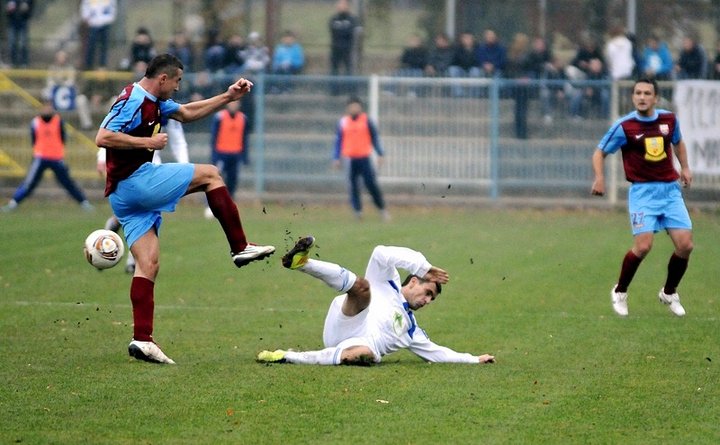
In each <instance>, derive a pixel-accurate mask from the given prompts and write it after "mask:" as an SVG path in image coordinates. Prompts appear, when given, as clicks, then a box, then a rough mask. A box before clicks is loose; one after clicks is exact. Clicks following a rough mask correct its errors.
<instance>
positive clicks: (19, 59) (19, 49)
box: [5, 0, 33, 67]
mask: <svg viewBox="0 0 720 445" xmlns="http://www.w3.org/2000/svg"><path fill="white" fill-rule="evenodd" d="M32 12H33V2H32V0H7V1H6V2H5V16H6V17H7V30H8V52H9V53H10V63H11V64H12V65H13V66H14V67H25V66H27V65H28V63H29V58H30V56H29V53H30V32H29V28H30V17H31V16H32Z"/></svg>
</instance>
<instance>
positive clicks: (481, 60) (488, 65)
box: [476, 29, 507, 77]
mask: <svg viewBox="0 0 720 445" xmlns="http://www.w3.org/2000/svg"><path fill="white" fill-rule="evenodd" d="M476 54H477V62H478V65H479V66H480V68H481V69H482V73H481V74H482V76H483V77H500V76H502V72H503V70H504V69H505V62H506V60H507V52H506V50H505V47H504V46H503V45H502V44H501V43H500V40H499V39H498V37H497V34H495V31H493V30H492V29H486V30H485V32H484V33H483V43H481V44H480V45H478V47H477V53H476Z"/></svg>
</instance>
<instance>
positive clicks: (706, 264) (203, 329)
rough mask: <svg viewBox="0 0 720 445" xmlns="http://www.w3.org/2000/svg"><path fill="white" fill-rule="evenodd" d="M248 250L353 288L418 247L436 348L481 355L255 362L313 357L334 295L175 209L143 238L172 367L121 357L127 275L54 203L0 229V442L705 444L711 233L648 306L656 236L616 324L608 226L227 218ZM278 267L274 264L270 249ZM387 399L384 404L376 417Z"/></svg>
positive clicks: (289, 213) (717, 252)
mask: <svg viewBox="0 0 720 445" xmlns="http://www.w3.org/2000/svg"><path fill="white" fill-rule="evenodd" d="M241 213H242V215H243V218H244V223H245V226H246V228H247V230H248V232H249V233H250V235H251V239H253V240H257V241H259V242H266V243H275V244H276V245H277V246H278V249H279V250H283V249H285V248H287V247H289V246H290V245H291V243H292V240H293V239H294V238H295V237H297V236H300V235H302V234H306V233H313V234H314V235H316V237H317V238H318V245H319V248H318V249H317V253H318V255H319V256H320V258H324V259H328V260H332V261H336V262H339V263H342V264H343V265H345V266H346V267H349V268H351V269H353V270H355V271H357V272H359V273H362V271H363V270H364V267H365V264H366V261H367V258H368V256H369V253H370V251H371V249H372V247H373V246H374V245H376V244H381V243H382V244H396V245H405V246H408V247H412V248H415V249H418V250H421V251H422V252H424V253H425V254H426V255H427V257H428V259H429V260H430V261H431V262H433V263H434V264H436V265H438V266H440V267H444V268H446V269H447V270H449V271H450V273H451V283H450V284H448V285H447V286H446V287H445V288H444V292H443V294H442V295H441V297H440V298H438V299H437V300H436V301H435V302H434V303H433V304H432V305H430V307H428V308H425V309H423V310H421V311H419V312H418V314H417V319H418V322H419V324H420V325H421V326H422V327H423V328H424V329H425V330H426V331H427V332H428V333H429V335H430V336H431V338H432V339H433V340H435V341H436V342H438V343H440V344H443V345H447V346H449V347H452V348H454V349H456V350H460V351H467V352H475V353H484V352H489V353H493V354H495V355H496V356H497V360H498V363H497V364H495V365H492V366H473V365H438V364H434V365H428V364H425V363H423V362H422V361H421V360H419V359H418V358H417V357H415V356H414V355H412V354H410V353H407V352H399V353H396V354H392V355H390V356H388V357H386V358H385V360H384V361H383V363H382V364H381V365H379V366H376V367H371V368H352V367H319V366H318V367H311V366H297V365H272V366H266V365H260V364H257V363H255V362H254V355H255V353H256V352H257V351H258V350H260V349H266V348H276V347H292V348H299V349H316V348H319V347H321V343H322V340H321V332H322V323H323V320H324V316H325V311H326V309H327V305H328V304H329V302H330V300H331V298H332V297H333V296H334V294H333V292H332V291H331V290H329V289H328V288H326V287H324V285H322V284H321V283H319V282H317V281H316V280H312V279H311V278H309V277H307V276H304V275H302V274H298V273H294V272H290V271H287V270H284V269H282V268H281V267H280V265H279V256H280V255H279V254H278V255H276V256H274V257H272V261H269V262H266V263H261V264H256V265H252V266H249V267H247V268H244V269H241V270H237V269H235V268H234V267H233V266H232V263H231V262H230V260H229V258H228V256H227V247H226V245H225V240H224V237H223V235H222V232H221V231H220V229H219V226H218V225H217V223H216V222H214V221H206V220H204V219H203V218H202V216H201V214H202V209H201V208H200V207H198V206H197V205H194V204H192V203H184V204H182V205H181V206H180V209H179V211H178V213H175V214H168V215H166V218H165V223H164V225H163V229H162V234H161V244H162V255H161V271H160V277H159V280H158V285H157V287H156V304H157V307H156V323H155V336H156V339H157V340H158V341H159V342H160V344H161V345H162V346H163V349H164V350H165V352H166V353H167V354H168V355H169V356H170V357H172V358H173V359H175V360H176V361H177V362H178V365H177V366H157V365H151V364H147V363H141V362H137V361H134V360H132V359H130V358H128V357H127V356H126V349H125V348H126V346H127V342H128V340H129V337H130V336H131V333H132V329H131V326H130V324H131V316H130V305H129V298H128V296H127V294H128V287H129V278H128V276H127V275H125V274H124V273H123V272H122V270H120V268H117V269H112V270H108V271H104V272H102V273H100V272H96V271H95V270H93V269H92V268H91V267H90V266H88V265H87V264H86V263H85V262H84V259H83V257H82V253H81V245H82V241H83V239H84V237H85V236H86V234H87V233H89V232H90V231H91V230H93V229H95V228H98V227H100V226H102V223H103V222H104V219H105V217H106V216H107V214H108V209H107V207H105V206H102V207H101V209H100V210H99V211H98V212H97V213H95V214H92V215H88V214H85V213H83V212H81V211H80V210H79V209H78V208H77V207H75V205H74V204H72V203H70V202H68V201H65V200H59V201H57V202H43V201H40V200H30V201H29V202H27V204H25V203H24V204H23V206H22V207H21V208H20V209H19V211H17V212H16V213H13V214H9V215H8V214H0V354H1V356H2V359H1V360H0V381H1V382H2V385H0V410H2V412H3V415H2V416H1V417H0V443H32V444H35V443H79V442H85V443H120V444H138V443H152V444H162V443H170V444H177V443H187V444H195V443H213V444H214V443H233V444H235V443H243V444H251V443H278V444H279V443H293V444H294V443H353V442H357V443H401V444H437V443H468V444H473V443H512V444H519V443H547V444H557V443H578V444H587V443H622V444H649V443H658V444H660V443H683V444H687V443H708V444H711V443H718V441H719V440H720V427H719V425H720V390H719V389H718V382H719V381H720V376H719V372H718V366H719V365H720V346H718V345H719V343H718V339H719V337H718V333H719V332H720V329H718V300H717V296H718V289H720V276H719V274H718V273H717V271H718V270H720V244H718V242H717V240H718V239H719V237H720V223H719V222H718V218H717V215H716V214H713V213H704V214H693V219H694V223H695V228H696V230H695V241H696V246H697V247H696V250H695V252H694V254H693V258H692V261H691V263H690V268H689V270H688V272H687V274H686V277H685V280H684V281H683V283H682V286H681V288H680V291H681V295H682V296H683V303H684V305H685V308H686V309H687V311H688V315H687V316H686V317H685V318H683V319H679V318H676V317H674V316H673V315H672V314H670V313H669V311H668V310H667V308H666V307H664V306H662V305H661V304H659V303H658V302H657V297H656V294H657V291H658V288H659V287H660V286H661V284H662V283H663V281H664V276H665V267H666V263H667V259H668V257H669V255H670V251H671V244H670V242H669V240H668V239H667V237H665V236H658V237H657V238H656V245H655V249H654V251H653V252H651V254H650V256H649V257H648V258H647V259H646V260H645V262H644V263H643V265H642V267H641V269H640V270H639V272H638V274H637V276H636V278H635V281H634V283H633V286H632V287H631V289H630V316H629V317H628V318H627V319H619V318H617V317H615V316H614V315H613V313H612V310H611V307H610V304H609V295H608V293H609V289H610V286H611V285H612V284H613V283H614V280H615V279H616V276H617V272H618V269H619V265H620V260H621V258H622V256H623V255H624V253H625V251H626V249H627V248H628V247H629V245H630V242H631V237H630V235H629V231H628V227H627V222H626V216H625V214H624V212H620V211H618V212H614V211H592V212H580V211H577V212H576V211H560V210H557V211H535V210H496V209H485V210H460V209H452V208H437V209H428V208H415V209H393V217H394V220H393V221H392V222H391V223H390V224H383V223H380V222H379V218H378V221H376V218H374V215H373V214H372V212H370V215H369V217H368V218H367V220H366V221H365V222H363V223H358V222H355V221H353V220H352V218H351V216H350V212H349V210H348V209H346V208H345V207H341V208H326V207H323V206H319V205H307V206H301V205H290V204H288V205H287V206H285V207H282V206H279V205H274V204H268V205H266V206H265V212H263V208H262V207H261V206H248V205H242V204H241ZM280 253H282V252H280ZM383 401H384V402H387V403H384V402H383Z"/></svg>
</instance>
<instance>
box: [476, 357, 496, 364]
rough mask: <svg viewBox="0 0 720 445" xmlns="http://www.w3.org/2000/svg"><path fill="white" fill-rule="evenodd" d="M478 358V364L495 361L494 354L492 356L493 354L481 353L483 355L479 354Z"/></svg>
mask: <svg viewBox="0 0 720 445" xmlns="http://www.w3.org/2000/svg"><path fill="white" fill-rule="evenodd" d="M478 358H479V359H480V364H481V365H482V364H485V363H495V356H494V355H490V354H483V355H481V356H479V357H478Z"/></svg>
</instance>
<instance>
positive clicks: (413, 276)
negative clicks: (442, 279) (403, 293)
mask: <svg viewBox="0 0 720 445" xmlns="http://www.w3.org/2000/svg"><path fill="white" fill-rule="evenodd" d="M413 278H417V279H418V281H420V282H421V283H428V282H431V281H430V280H426V279H424V278H422V277H419V276H417V275H412V274H410V275H408V276H407V277H405V279H404V280H403V282H402V285H403V286H405V285H407V284H408V283H409V282H410V280H412V279H413ZM432 283H435V286H436V288H437V294H438V295H440V293H441V292H442V284H440V283H438V282H437V281H432Z"/></svg>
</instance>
